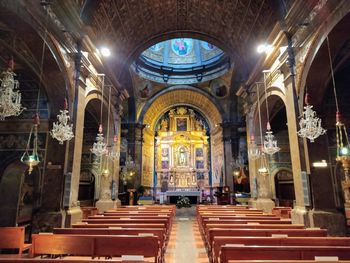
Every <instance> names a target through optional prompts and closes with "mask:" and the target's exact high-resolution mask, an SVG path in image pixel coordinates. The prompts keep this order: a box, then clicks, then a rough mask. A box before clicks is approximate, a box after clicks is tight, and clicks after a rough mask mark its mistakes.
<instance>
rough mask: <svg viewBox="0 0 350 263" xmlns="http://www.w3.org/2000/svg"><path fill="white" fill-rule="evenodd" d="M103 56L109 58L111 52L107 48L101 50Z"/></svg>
mask: <svg viewBox="0 0 350 263" xmlns="http://www.w3.org/2000/svg"><path fill="white" fill-rule="evenodd" d="M100 52H101V55H102V56H104V57H109V56H110V55H111V50H110V49H109V48H107V47H101V48H100Z"/></svg>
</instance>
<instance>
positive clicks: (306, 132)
mask: <svg viewBox="0 0 350 263" xmlns="http://www.w3.org/2000/svg"><path fill="white" fill-rule="evenodd" d="M312 107H313V106H312V105H310V104H309V94H308V93H306V95H305V106H304V111H303V113H302V116H301V119H300V121H299V126H300V130H299V131H298V135H299V136H300V137H302V138H308V139H309V140H310V142H314V140H315V139H316V138H318V137H319V136H320V135H323V134H325V132H326V130H325V129H323V128H322V126H321V122H322V120H321V119H320V118H318V117H317V115H316V112H315V111H314V110H313V109H312Z"/></svg>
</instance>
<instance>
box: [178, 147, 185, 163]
mask: <svg viewBox="0 0 350 263" xmlns="http://www.w3.org/2000/svg"><path fill="white" fill-rule="evenodd" d="M186 159H187V154H186V152H185V150H184V149H183V148H181V149H180V151H179V161H178V164H179V165H180V166H185V165H186V164H187V160H186Z"/></svg>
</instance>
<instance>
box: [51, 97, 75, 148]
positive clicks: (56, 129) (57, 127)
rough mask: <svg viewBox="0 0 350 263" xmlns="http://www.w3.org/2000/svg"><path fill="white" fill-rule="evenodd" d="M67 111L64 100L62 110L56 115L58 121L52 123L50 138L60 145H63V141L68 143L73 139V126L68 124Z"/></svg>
mask: <svg viewBox="0 0 350 263" xmlns="http://www.w3.org/2000/svg"><path fill="white" fill-rule="evenodd" d="M67 109H68V105H67V100H66V99H65V100H64V108H63V110H60V114H59V115H57V119H58V121H57V122H54V123H53V128H52V130H51V132H50V134H51V136H52V138H54V139H56V140H58V141H59V143H60V144H63V142H64V141H70V140H71V139H72V138H73V137H74V134H73V124H68V122H69V119H70V117H69V115H68V113H69V112H68V110H67Z"/></svg>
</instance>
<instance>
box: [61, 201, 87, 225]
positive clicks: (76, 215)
mask: <svg viewBox="0 0 350 263" xmlns="http://www.w3.org/2000/svg"><path fill="white" fill-rule="evenodd" d="M82 219H83V212H82V211H81V209H80V206H74V207H70V208H69V209H68V210H67V211H66V218H65V224H64V225H65V227H71V226H72V224H75V223H79V222H81V220H82Z"/></svg>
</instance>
